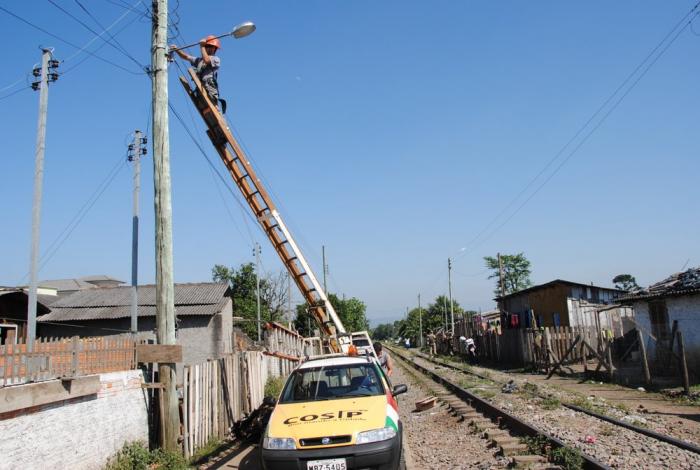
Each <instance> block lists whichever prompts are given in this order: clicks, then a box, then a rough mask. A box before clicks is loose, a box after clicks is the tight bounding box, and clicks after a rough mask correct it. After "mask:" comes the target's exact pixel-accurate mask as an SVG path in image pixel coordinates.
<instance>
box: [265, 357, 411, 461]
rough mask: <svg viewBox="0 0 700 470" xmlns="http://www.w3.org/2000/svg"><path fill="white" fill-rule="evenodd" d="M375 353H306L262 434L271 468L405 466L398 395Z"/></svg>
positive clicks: (402, 389) (398, 389) (403, 387)
mask: <svg viewBox="0 0 700 470" xmlns="http://www.w3.org/2000/svg"><path fill="white" fill-rule="evenodd" d="M406 390H407V387H406V385H396V386H394V387H392V386H391V383H390V381H389V379H388V378H387V377H386V375H385V374H384V371H383V370H382V368H381V366H380V365H379V363H378V362H377V360H376V359H375V358H374V357H373V356H364V357H359V356H344V355H330V356H326V357H321V358H317V359H311V360H307V361H306V362H304V363H302V364H301V365H300V366H299V367H297V368H296V369H295V370H294V371H293V372H292V373H291V375H290V376H289V378H288V379H287V382H286V383H285V386H284V388H283V389H282V393H281V394H280V397H279V399H278V400H277V404H276V405H275V409H274V411H273V412H272V415H271V416H270V421H269V423H268V425H267V429H266V430H265V434H264V436H263V439H262V444H261V447H262V450H261V454H262V464H263V468H265V469H266V470H286V469H294V470H351V469H372V470H397V469H400V468H403V458H402V448H401V447H402V446H401V442H402V440H401V437H402V436H401V428H402V425H401V421H400V420H399V413H398V404H397V403H396V399H395V397H396V395H398V394H400V393H404V392H406Z"/></svg>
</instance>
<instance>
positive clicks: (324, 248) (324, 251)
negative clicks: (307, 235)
mask: <svg viewBox="0 0 700 470" xmlns="http://www.w3.org/2000/svg"><path fill="white" fill-rule="evenodd" d="M321 256H322V258H323V292H324V293H325V294H326V296H328V287H327V286H326V274H327V273H328V266H327V265H326V245H321Z"/></svg>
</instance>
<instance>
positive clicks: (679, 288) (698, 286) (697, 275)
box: [618, 268, 700, 301]
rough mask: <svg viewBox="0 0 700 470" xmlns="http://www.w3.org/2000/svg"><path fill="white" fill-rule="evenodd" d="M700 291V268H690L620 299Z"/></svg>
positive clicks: (659, 296) (666, 295)
mask: <svg viewBox="0 0 700 470" xmlns="http://www.w3.org/2000/svg"><path fill="white" fill-rule="evenodd" d="M698 292H700V268H690V269H688V270H687V271H683V272H681V273H675V274H671V275H670V276H669V277H667V278H666V279H664V280H663V281H660V282H657V283H656V284H652V285H650V286H649V287H647V288H646V289H643V288H639V289H637V290H634V291H632V292H630V293H629V294H627V295H625V296H624V297H621V298H620V299H618V300H620V301H631V300H644V299H653V298H661V297H672V296H678V295H688V294H696V293H698Z"/></svg>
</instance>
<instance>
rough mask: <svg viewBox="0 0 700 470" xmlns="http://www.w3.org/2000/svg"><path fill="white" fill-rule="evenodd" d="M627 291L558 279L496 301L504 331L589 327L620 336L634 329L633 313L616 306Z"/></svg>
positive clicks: (625, 308)
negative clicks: (512, 329)
mask: <svg viewBox="0 0 700 470" xmlns="http://www.w3.org/2000/svg"><path fill="white" fill-rule="evenodd" d="M625 293H626V292H625V291H622V290H619V289H613V288H609V287H601V286H594V285H593V284H583V283H580V282H572V281H566V280H563V279H555V280H553V281H550V282H547V283H545V284H540V285H538V286H533V287H529V288H527V289H523V290H520V291H518V292H514V293H512V294H508V295H504V296H501V297H498V298H496V301H497V302H498V307H499V309H500V310H501V312H502V319H501V325H502V326H503V327H504V328H532V327H535V326H537V327H540V326H587V327H596V328H606V329H610V330H612V331H613V333H614V335H615V336H621V335H623V334H624V333H626V332H627V331H628V330H630V329H631V328H633V324H634V322H633V321H632V318H631V315H632V310H631V309H629V308H627V307H624V306H623V307H620V306H614V305H611V304H613V303H614V302H615V301H616V300H617V299H618V298H619V297H620V296H621V295H623V294H625Z"/></svg>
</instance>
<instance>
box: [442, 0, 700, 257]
mask: <svg viewBox="0 0 700 470" xmlns="http://www.w3.org/2000/svg"><path fill="white" fill-rule="evenodd" d="M699 6H700V2H698V3H696V4H695V5H694V6H693V7H692V8H691V9H690V11H689V12H688V13H686V14H685V15H684V16H683V17H682V18H681V19H680V20H679V21H678V22H677V23H676V24H675V25H674V26H673V27H672V28H671V30H670V31H669V32H668V33H667V34H666V35H665V36H664V37H663V39H661V41H659V42H658V43H657V44H656V46H655V47H654V48H653V49H652V50H651V51H650V52H649V53H648V54H647V55H646V57H645V58H644V59H643V60H642V61H641V62H640V63H639V64H638V65H637V66H636V67H635V68H634V70H632V72H630V73H629V74H628V75H627V77H626V78H625V79H624V80H623V81H622V83H620V85H618V87H617V88H616V89H615V90H614V91H613V92H612V93H611V94H610V95H609V96H608V97H607V99H606V100H605V101H604V102H603V103H602V104H601V105H600V106H599V107H598V109H596V111H595V112H594V113H593V114H592V115H591V116H590V117H589V118H588V119H587V120H586V122H585V123H584V124H583V125H582V126H581V127H580V128H579V129H578V130H577V131H576V133H575V134H574V136H573V137H571V138H570V139H569V140H568V141H567V142H566V144H565V145H564V146H563V147H562V148H561V149H560V150H559V151H558V152H557V153H556V154H555V155H554V157H553V158H551V159H550V160H549V161H548V162H547V163H546V164H545V165H544V167H543V168H542V169H541V170H540V171H539V172H538V173H537V174H536V175H535V176H534V177H533V178H532V179H531V180H530V181H529V182H528V183H527V185H525V187H524V188H523V189H522V190H521V191H520V192H519V193H518V194H517V195H516V196H515V197H514V198H513V199H512V200H511V201H510V202H509V203H508V204H507V205H506V206H505V207H504V208H503V209H502V210H501V211H500V212H499V213H498V214H497V215H496V216H495V217H494V218H493V219H492V220H491V221H490V222H489V223H488V224H487V225H486V226H485V227H484V228H483V229H482V230H481V231H480V232H479V233H478V234H477V235H476V236H475V237H474V238H472V239H471V240H470V241H469V242H468V243H467V247H468V248H469V249H462V250H460V253H459V254H457V255H456V256H455V258H460V257H462V256H464V255H466V254H467V253H469V252H472V251H474V249H476V248H477V247H478V246H480V245H482V244H483V243H484V242H485V241H486V240H488V239H489V238H491V237H492V236H493V235H494V234H495V233H496V232H497V231H498V230H500V229H501V228H502V227H503V226H504V225H505V224H506V223H508V221H510V220H511V219H512V218H513V216H515V214H517V213H518V212H519V211H520V210H521V209H522V208H523V207H524V206H525V205H526V204H527V203H528V202H529V201H530V200H531V199H532V198H533V197H534V196H535V195H536V194H537V193H538V192H539V191H540V190H541V189H542V187H544V185H546V184H547V182H549V181H550V180H551V179H552V177H554V175H556V174H557V173H558V171H559V170H560V169H561V168H562V167H563V165H564V164H565V163H566V162H567V161H568V160H569V159H570V158H571V157H572V156H573V155H574V154H575V153H576V152H577V151H578V150H579V149H580V148H581V146H582V145H583V144H584V143H585V142H586V141H587V140H588V139H589V138H590V136H591V135H592V134H593V133H594V132H595V131H596V130H597V129H598V128H599V127H600V126H601V125H602V124H603V122H604V121H605V120H606V119H607V117H608V116H609V115H610V114H611V113H612V112H613V111H614V110H615V109H616V108H617V107H618V106H619V104H620V103H621V102H622V100H623V99H624V98H625V97H626V96H627V95H628V94H629V93H630V91H632V89H633V88H634V87H635V86H636V85H637V83H639V81H640V80H641V79H642V78H643V77H644V76H645V75H646V73H647V72H648V71H649V69H650V68H651V67H652V66H653V65H654V64H655V63H656V62H657V61H658V60H659V59H660V58H661V56H662V55H663V54H664V53H665V52H666V50H667V49H668V48H669V47H670V46H671V45H672V44H673V43H674V42H675V41H676V39H677V38H678V36H680V34H681V33H682V32H683V31H684V30H685V29H686V28H687V27H688V26H689V25H691V24H692V21H693V20H694V19H695V17H697V16H698V13H697V12H696V10H697V9H698V7H699ZM688 18H690V20H688ZM681 26H682V27H681ZM679 27H680V29H678V28H679ZM674 33H675V34H674ZM669 38H671V39H670V41H669ZM664 44H665V45H664ZM659 50H660V52H659ZM640 70H641V73H640ZM634 77H637V78H636V79H634ZM633 79H634V81H633ZM630 82H632V83H631V85H629V86H627V85H628V84H630ZM625 87H627V88H626V90H625ZM623 90H625V91H624V93H623V94H622V95H621V96H620V98H619V99H618V100H617V101H615V102H614V103H613V105H612V106H611V107H610V108H609V109H608V111H607V112H605V113H604V114H603V116H602V117H601V118H600V119H599V120H598V121H597V123H596V124H595V125H594V126H593V128H592V130H591V131H589V132H588V133H587V134H586V135H585V136H584V137H583V138H582V139H581V140H580V141H579V143H578V144H577V145H576V146H575V147H574V149H573V150H572V151H571V152H569V154H568V155H567V156H566V157H565V158H564V159H563V160H562V161H561V162H560V163H559V165H558V166H557V167H555V169H554V171H553V172H552V173H550V174H549V176H548V177H547V178H546V179H545V180H544V182H543V183H542V184H540V185H539V186H538V187H537V188H536V189H535V191H534V192H532V193H531V194H530V196H528V197H527V198H526V199H525V201H524V202H523V203H521V204H520V205H519V206H518V207H517V208H516V209H515V211H513V212H512V213H511V214H510V215H509V216H508V217H507V218H506V219H505V221H503V222H502V223H500V224H499V225H498V226H496V228H495V229H494V230H492V231H490V232H489V229H490V228H491V227H492V226H493V225H494V224H495V223H496V222H497V221H498V220H499V219H501V217H502V216H504V215H505V214H506V213H508V211H509V209H510V208H511V207H513V205H514V204H515V203H516V202H517V201H518V200H519V199H520V198H521V196H523V195H524V194H525V193H526V192H527V191H528V189H530V188H531V187H532V186H533V185H534V184H535V183H536V182H537V181H538V180H539V179H540V177H541V176H542V175H544V174H545V172H546V171H547V170H548V169H549V168H550V167H551V166H552V165H553V164H554V163H555V162H556V161H557V160H559V158H560V157H561V156H562V155H564V153H565V152H566V150H567V149H568V148H569V147H570V146H571V145H572V144H573V143H574V142H575V141H576V140H577V139H578V138H579V137H580V136H581V135H582V134H583V133H584V132H585V131H586V129H588V128H589V126H590V125H591V124H592V123H593V122H594V121H595V120H596V118H597V117H598V116H599V115H601V113H603V111H604V110H605V109H606V108H608V105H609V104H610V103H611V102H613V100H614V99H615V97H616V96H618V95H619V94H620V92H622V91H623ZM484 235H486V237H484V238H482V237H483V236H484ZM479 239H481V240H480V241H479ZM477 241H479V242H478V243H476V242H477ZM475 243H476V244H475Z"/></svg>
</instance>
